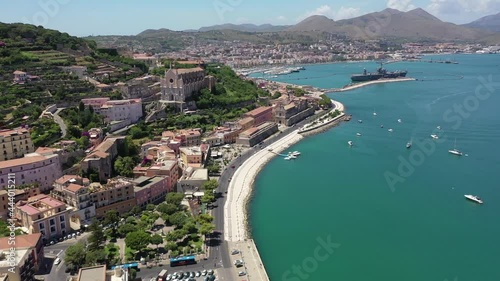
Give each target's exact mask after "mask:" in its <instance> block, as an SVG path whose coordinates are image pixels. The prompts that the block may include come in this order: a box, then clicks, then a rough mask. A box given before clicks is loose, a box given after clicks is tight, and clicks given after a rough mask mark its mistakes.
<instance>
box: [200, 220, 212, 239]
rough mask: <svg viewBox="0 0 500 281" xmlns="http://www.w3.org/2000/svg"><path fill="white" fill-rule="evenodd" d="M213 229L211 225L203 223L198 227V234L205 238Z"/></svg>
mask: <svg viewBox="0 0 500 281" xmlns="http://www.w3.org/2000/svg"><path fill="white" fill-rule="evenodd" d="M214 229H215V225H213V224H211V223H204V224H202V225H201V227H200V233H201V234H202V235H204V236H206V235H207V234H210V233H212V231H214Z"/></svg>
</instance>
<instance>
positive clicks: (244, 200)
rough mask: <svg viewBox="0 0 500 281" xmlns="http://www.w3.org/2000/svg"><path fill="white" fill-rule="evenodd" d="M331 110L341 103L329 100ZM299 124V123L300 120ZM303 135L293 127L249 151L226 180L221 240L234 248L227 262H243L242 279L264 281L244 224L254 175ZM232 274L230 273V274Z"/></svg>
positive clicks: (260, 261)
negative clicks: (282, 134) (262, 146)
mask: <svg viewBox="0 0 500 281" xmlns="http://www.w3.org/2000/svg"><path fill="white" fill-rule="evenodd" d="M332 103H333V105H334V109H338V110H339V111H341V112H343V111H344V105H343V104H342V103H340V102H337V101H333V100H332ZM301 123H302V122H301ZM303 138H304V136H302V135H300V134H299V130H298V129H296V130H293V131H289V132H288V133H286V135H284V136H282V137H280V138H279V139H278V140H276V141H274V142H269V145H268V146H266V147H264V148H263V149H261V150H258V149H253V150H251V151H252V152H251V153H252V155H251V156H249V157H248V158H247V159H246V160H245V161H243V162H242V163H241V165H240V166H239V167H238V168H237V169H236V171H235V172H234V174H233V175H232V178H230V179H228V180H229V184H228V188H227V190H228V192H227V196H226V198H227V200H226V203H225V205H224V209H223V214H224V235H223V237H224V239H225V240H226V241H227V246H228V248H227V251H229V252H230V251H231V250H232V249H238V250H239V251H240V253H239V254H238V255H230V253H229V256H230V261H231V264H232V263H233V262H234V260H236V259H242V260H243V261H244V271H245V272H246V274H247V275H246V280H259V281H261V280H262V281H267V280H269V277H268V276H267V273H266V270H265V266H264V264H263V262H262V260H261V258H260V255H259V253H258V250H257V247H256V245H255V243H254V241H253V240H252V239H251V237H250V229H249V226H248V215H247V205H248V201H249V198H250V197H251V193H252V188H253V185H254V181H255V178H256V177H257V175H258V173H259V172H260V170H261V169H262V168H263V167H264V166H265V165H266V164H267V162H269V161H270V160H271V159H272V158H273V157H275V156H276V155H277V153H280V152H282V151H285V150H286V149H287V148H289V147H290V146H292V145H293V144H295V143H297V142H299V141H300V140H302V139H303ZM232 268H233V269H232V270H231V271H233V274H237V272H238V271H240V270H241V269H243V268H240V269H236V267H232ZM233 276H234V275H233Z"/></svg>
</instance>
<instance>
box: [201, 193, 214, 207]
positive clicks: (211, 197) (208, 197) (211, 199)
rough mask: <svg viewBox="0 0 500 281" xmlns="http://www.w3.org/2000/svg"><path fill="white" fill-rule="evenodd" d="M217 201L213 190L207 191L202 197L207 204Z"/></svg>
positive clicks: (202, 200)
mask: <svg viewBox="0 0 500 281" xmlns="http://www.w3.org/2000/svg"><path fill="white" fill-rule="evenodd" d="M214 201H215V196H214V193H213V192H212V191H205V194H204V195H203V197H201V202H202V203H205V204H210V203H212V202H214Z"/></svg>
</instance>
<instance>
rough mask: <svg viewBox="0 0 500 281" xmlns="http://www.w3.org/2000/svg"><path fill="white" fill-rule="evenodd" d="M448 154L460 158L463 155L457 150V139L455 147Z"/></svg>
mask: <svg viewBox="0 0 500 281" xmlns="http://www.w3.org/2000/svg"><path fill="white" fill-rule="evenodd" d="M448 152H449V153H451V154H453V155H458V156H462V155H463V153H462V152H461V151H460V150H458V149H457V140H456V139H455V146H454V147H453V149H450V150H448Z"/></svg>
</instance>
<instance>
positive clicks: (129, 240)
mask: <svg viewBox="0 0 500 281" xmlns="http://www.w3.org/2000/svg"><path fill="white" fill-rule="evenodd" d="M149 241H150V236H149V234H147V233H146V232H144V231H134V232H130V233H128V234H127V236H126V237H125V244H127V246H128V247H130V249H132V250H134V251H142V250H143V249H145V248H146V247H147V246H148V244H149Z"/></svg>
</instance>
